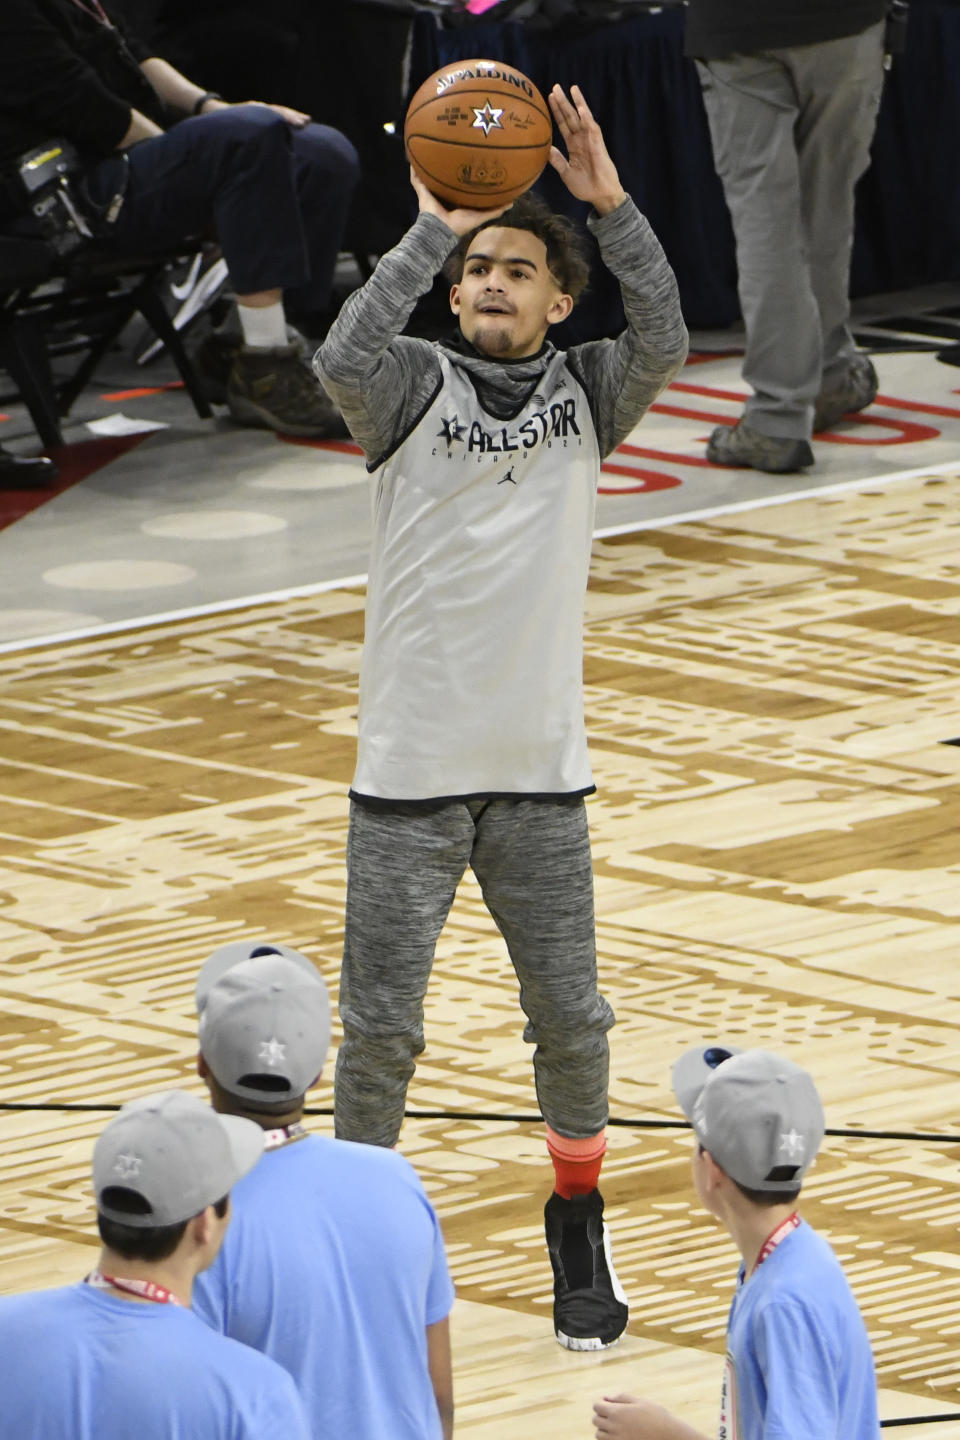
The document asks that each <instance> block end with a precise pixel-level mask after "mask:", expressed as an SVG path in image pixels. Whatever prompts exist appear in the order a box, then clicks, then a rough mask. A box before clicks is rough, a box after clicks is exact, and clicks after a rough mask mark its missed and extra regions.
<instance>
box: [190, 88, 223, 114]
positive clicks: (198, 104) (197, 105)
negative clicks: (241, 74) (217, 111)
mask: <svg viewBox="0 0 960 1440" xmlns="http://www.w3.org/2000/svg"><path fill="white" fill-rule="evenodd" d="M222 99H223V96H222V95H218V94H217V92H216V90H204V92H203V94H202V95H200V96H198V98H197V99H196V100H195V101H194V104H193V113H194V115H199V114H200V112H201V110H202V109H203V107H204V105H206V103H207V101H208V100H222Z"/></svg>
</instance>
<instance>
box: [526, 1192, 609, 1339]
mask: <svg viewBox="0 0 960 1440" xmlns="http://www.w3.org/2000/svg"><path fill="white" fill-rule="evenodd" d="M543 1219H544V1225H545V1228H546V1232H547V1249H548V1250H549V1252H550V1264H551V1265H552V1266H553V1330H554V1334H555V1335H556V1337H557V1339H558V1340H559V1342H560V1344H561V1345H563V1346H564V1347H565V1348H566V1349H567V1350H605V1349H606V1348H607V1346H608V1345H615V1344H616V1342H617V1341H618V1340H619V1339H620V1337H621V1336H622V1334H623V1332H624V1330H625V1329H626V1328H627V1319H628V1316H629V1311H628V1309H627V1297H626V1295H625V1294H624V1293H623V1287H622V1286H621V1284H620V1281H619V1280H618V1279H617V1274H616V1271H615V1270H614V1268H613V1260H612V1259H611V1256H610V1234H609V1231H608V1230H607V1227H606V1225H605V1224H604V1220H603V1196H602V1195H601V1194H600V1191H599V1190H591V1191H590V1194H589V1195H575V1196H574V1198H573V1199H572V1200H565V1199H564V1198H563V1196H562V1195H557V1194H556V1193H554V1194H553V1195H551V1196H550V1199H549V1200H548V1201H547V1203H546V1207H545V1208H544V1212H543Z"/></svg>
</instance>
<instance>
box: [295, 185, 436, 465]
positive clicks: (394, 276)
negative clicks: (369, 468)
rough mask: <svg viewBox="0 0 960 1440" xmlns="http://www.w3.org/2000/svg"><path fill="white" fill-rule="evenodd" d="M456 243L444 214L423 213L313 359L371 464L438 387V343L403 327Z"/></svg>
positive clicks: (393, 442) (351, 298)
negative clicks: (406, 333)
mask: <svg viewBox="0 0 960 1440" xmlns="http://www.w3.org/2000/svg"><path fill="white" fill-rule="evenodd" d="M456 241H457V237H456V235H455V234H454V233H453V231H452V230H451V229H450V228H449V226H448V225H446V224H445V223H444V222H443V221H442V220H440V219H439V218H438V217H436V216H434V215H429V214H423V215H420V216H419V217H418V219H417V220H416V222H415V223H414V224H413V225H412V226H411V227H410V229H409V230H408V231H407V233H406V235H404V237H403V239H402V240H401V241H400V243H399V244H398V245H396V246H395V247H394V248H393V249H392V250H389V251H388V252H387V253H386V254H385V255H383V256H381V258H380V260H379V262H378V264H377V268H376V269H375V270H374V272H373V274H372V275H371V277H370V279H369V280H368V281H367V283H366V284H365V285H364V286H362V287H361V288H360V289H359V290H355V291H354V292H353V294H352V295H350V296H348V297H347V299H346V301H345V302H344V305H343V308H342V309H341V311H340V314H339V315H338V316H337V318H336V320H335V321H334V323H333V324H332V325H331V327H330V330H329V331H328V333H327V337H326V339H325V340H324V342H323V344H322V345H321V346H320V349H319V350H318V351H317V353H316V355H315V356H314V358H313V364H314V369H315V370H316V372H317V374H318V375H319V377H320V379H321V380H322V381H323V384H324V386H325V388H326V390H327V391H328V393H329V394H330V396H331V397H332V398H333V400H334V401H335V402H336V404H337V405H338V407H339V409H340V412H341V414H342V415H343V418H344V420H345V421H346V422H347V425H348V426H349V429H350V433H351V435H352V436H353V438H354V439H355V440H356V441H357V443H358V445H360V446H362V448H363V451H364V454H365V455H366V457H367V460H368V462H369V463H370V464H371V465H374V464H376V463H377V462H378V461H379V460H381V459H382V458H383V456H384V455H386V454H389V452H390V451H391V450H393V449H394V448H395V447H396V445H397V444H398V443H399V441H400V440H401V439H402V438H403V436H404V435H405V434H406V433H408V432H409V430H410V429H411V428H412V426H413V425H414V424H415V423H416V421H417V419H418V418H419V416H420V415H421V414H422V413H423V411H424V410H425V409H426V408H427V406H428V405H429V404H430V402H431V400H432V398H433V396H434V394H435V393H436V388H437V385H438V384H439V382H440V362H439V360H438V359H437V355H436V352H435V350H434V347H433V346H432V345H431V344H430V343H429V341H427V340H419V339H413V338H410V337H407V336H402V335H401V334H400V332H401V331H402V330H403V328H404V326H405V325H406V323H407V321H408V320H409V318H410V315H411V313H412V311H413V307H414V306H415V305H416V303H417V301H418V300H419V298H420V296H421V295H425V294H426V293H427V291H428V290H429V289H430V287H431V286H432V284H433V281H434V277H435V276H436V274H437V272H438V271H439V270H441V269H442V267H443V264H444V262H445V260H446V259H447V256H448V255H449V254H450V252H451V250H452V249H453V248H454V246H455V245H456ZM398 337H399V338H398Z"/></svg>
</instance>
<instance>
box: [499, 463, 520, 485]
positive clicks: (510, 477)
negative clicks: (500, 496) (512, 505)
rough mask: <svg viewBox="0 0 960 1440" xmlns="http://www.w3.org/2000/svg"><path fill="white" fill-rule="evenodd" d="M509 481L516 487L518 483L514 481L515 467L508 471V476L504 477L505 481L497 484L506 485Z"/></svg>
mask: <svg viewBox="0 0 960 1440" xmlns="http://www.w3.org/2000/svg"><path fill="white" fill-rule="evenodd" d="M508 481H509V482H510V484H511V485H516V483H517V482H516V480H514V478H513V466H512V465H511V466H510V469H509V470H508V471H507V473H506V475H504V477H503V479H502V480H498V481H497V484H498V485H506V484H507V482H508Z"/></svg>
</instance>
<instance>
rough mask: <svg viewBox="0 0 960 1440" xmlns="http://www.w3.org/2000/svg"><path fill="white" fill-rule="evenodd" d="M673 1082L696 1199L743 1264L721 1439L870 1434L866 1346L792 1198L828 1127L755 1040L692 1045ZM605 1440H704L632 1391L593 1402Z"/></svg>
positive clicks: (829, 1438) (791, 1067)
mask: <svg viewBox="0 0 960 1440" xmlns="http://www.w3.org/2000/svg"><path fill="white" fill-rule="evenodd" d="M673 1088H674V1091H675V1093H676V1096H677V1099H678V1100H679V1101H680V1105H681V1107H682V1109H683V1112H684V1114H685V1115H686V1116H687V1119H688V1120H689V1121H690V1122H691V1124H692V1125H693V1131H694V1137H695V1141H696V1145H695V1151H694V1156H693V1184H694V1189H695V1190H696V1193H697V1198H698V1199H699V1201H700V1203H701V1204H702V1205H703V1207H704V1208H705V1209H706V1210H709V1211H710V1213H711V1214H712V1215H715V1216H716V1217H717V1219H718V1220H720V1222H721V1223H722V1224H723V1225H724V1226H725V1227H726V1229H727V1230H728V1231H729V1232H730V1235H731V1236H732V1238H733V1239H734V1241H735V1242H736V1245H737V1248H738V1249H739V1251H740V1254H741V1255H742V1256H743V1262H742V1264H741V1266H740V1271H739V1274H738V1277H737V1289H736V1293H735V1295H734V1298H733V1304H732V1305H731V1307H730V1317H729V1320H728V1323H727V1357H726V1367H725V1372H724V1383H723V1393H722V1399H721V1406H720V1424H719V1429H718V1435H719V1437H720V1440H879V1435H880V1426H879V1421H878V1419H877V1385H876V1377H875V1374H874V1368H873V1356H872V1355H871V1352H870V1342H869V1340H868V1339H867V1332H866V1329H865V1327H864V1324H863V1320H862V1318H861V1315H860V1312H859V1310H858V1309H857V1304H856V1301H855V1300H854V1298H853V1295H852V1293H851V1291H850V1287H849V1285H848V1284H847V1280H846V1277H845V1276H844V1273H843V1271H842V1269H841V1268H840V1264H839V1261H838V1260H837V1258H836V1256H835V1255H834V1253H833V1251H832V1250H831V1249H830V1246H829V1245H828V1244H827V1243H826V1241H825V1240H823V1239H821V1238H820V1236H819V1235H817V1234H816V1233H815V1232H814V1231H813V1230H811V1229H810V1227H809V1226H808V1225H806V1224H804V1222H803V1221H802V1220H801V1219H800V1216H799V1215H798V1214H797V1212H796V1209H795V1208H794V1202H795V1201H796V1198H797V1196H798V1195H799V1193H800V1185H801V1182H802V1180H803V1176H804V1173H805V1172H806V1170H807V1168H808V1167H809V1166H810V1165H811V1164H812V1163H813V1160H814V1157H815V1155H816V1153H817V1150H818V1148H819V1146H820V1142H821V1141H822V1139H823V1135H824V1118H823V1107H822V1106H821V1104H820V1097H819V1096H818V1094H817V1091H816V1087H815V1086H814V1083H813V1080H812V1079H811V1078H810V1076H809V1075H808V1074H807V1072H806V1071H805V1070H802V1069H801V1068H800V1066H799V1065H795V1064H793V1062H792V1061H790V1060H785V1059H781V1058H779V1057H778V1056H775V1055H771V1054H769V1053H768V1052H767V1051H765V1050H745V1051H737V1050H734V1049H732V1048H729V1049H728V1048H724V1047H721V1046H719V1045H712V1046H706V1047H704V1046H698V1047H697V1048H696V1049H694V1050H690V1051H687V1053H686V1054H685V1055H683V1056H681V1058H680V1059H679V1060H678V1061H677V1063H676V1065H675V1066H674V1069H673ZM594 1427H595V1430H596V1434H597V1436H598V1437H601V1440H703V1437H702V1436H701V1435H700V1434H699V1433H698V1432H697V1431H695V1430H694V1429H693V1428H692V1427H691V1426H690V1425H688V1424H687V1423H686V1422H685V1421H683V1420H679V1419H678V1418H677V1417H676V1416H674V1415H671V1414H669V1413H668V1412H667V1411H666V1410H664V1409H662V1408H661V1407H660V1406H659V1405H655V1404H652V1403H651V1402H650V1401H647V1400H641V1399H637V1398H636V1397H635V1396H631V1395H616V1396H608V1397H604V1399H602V1400H598V1401H597V1403H596V1405H595V1406H594Z"/></svg>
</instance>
